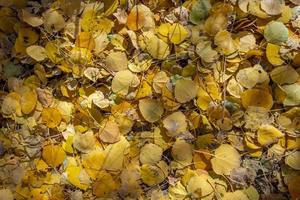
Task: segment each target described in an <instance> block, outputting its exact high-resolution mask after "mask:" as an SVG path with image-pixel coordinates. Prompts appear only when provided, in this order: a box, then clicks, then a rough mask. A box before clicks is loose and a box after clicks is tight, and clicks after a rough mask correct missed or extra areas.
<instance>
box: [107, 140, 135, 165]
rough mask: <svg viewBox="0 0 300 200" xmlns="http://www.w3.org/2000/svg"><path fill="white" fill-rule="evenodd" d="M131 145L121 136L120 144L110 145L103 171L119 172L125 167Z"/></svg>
mask: <svg viewBox="0 0 300 200" xmlns="http://www.w3.org/2000/svg"><path fill="white" fill-rule="evenodd" d="M129 147H130V143H129V142H128V141H127V140H126V139H125V138H124V137H123V136H121V139H120V141H119V142H116V143H114V144H110V145H109V146H107V147H106V149H105V153H106V158H105V161H104V164H103V169H106V170H112V171H118V170H121V169H122V168H123V166H124V161H125V158H126V157H125V156H126V155H127V154H128V153H129Z"/></svg>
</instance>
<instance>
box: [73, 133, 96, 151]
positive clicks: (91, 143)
mask: <svg viewBox="0 0 300 200" xmlns="http://www.w3.org/2000/svg"><path fill="white" fill-rule="evenodd" d="M95 144H96V138H95V136H94V133H93V131H92V130H88V131H86V132H85V133H76V134H75V136H74V142H73V146H74V147H75V148H76V149H77V150H78V151H81V152H84V153H87V152H89V151H91V150H93V149H94V147H95Z"/></svg>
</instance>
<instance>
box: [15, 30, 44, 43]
mask: <svg viewBox="0 0 300 200" xmlns="http://www.w3.org/2000/svg"><path fill="white" fill-rule="evenodd" d="M38 39H39V35H38V34H37V33H36V31H35V30H34V29H32V28H20V29H19V32H18V38H17V40H18V41H19V42H20V44H21V45H22V46H30V45H33V44H34V43H36V42H37V41H38Z"/></svg>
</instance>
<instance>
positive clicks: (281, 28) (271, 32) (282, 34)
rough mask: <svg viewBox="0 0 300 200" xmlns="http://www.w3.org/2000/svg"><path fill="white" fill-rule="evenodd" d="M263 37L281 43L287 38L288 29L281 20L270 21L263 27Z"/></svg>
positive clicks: (274, 42) (271, 41)
mask: <svg viewBox="0 0 300 200" xmlns="http://www.w3.org/2000/svg"><path fill="white" fill-rule="evenodd" d="M264 37H265V39H266V40H267V41H268V42H270V43H273V44H281V43H283V42H286V41H287V40H288V37H289V30H288V29H287V28H286V27H285V25H284V24H283V23H282V22H277V21H271V22H270V23H268V24H267V26H266V28H265V31H264Z"/></svg>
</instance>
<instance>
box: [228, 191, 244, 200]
mask: <svg viewBox="0 0 300 200" xmlns="http://www.w3.org/2000/svg"><path fill="white" fill-rule="evenodd" d="M222 199H224V200H231V199H236V200H249V198H248V197H247V195H246V194H245V193H243V192H242V191H240V190H236V191H234V192H227V193H225V195H224V196H223V197H222Z"/></svg>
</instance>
